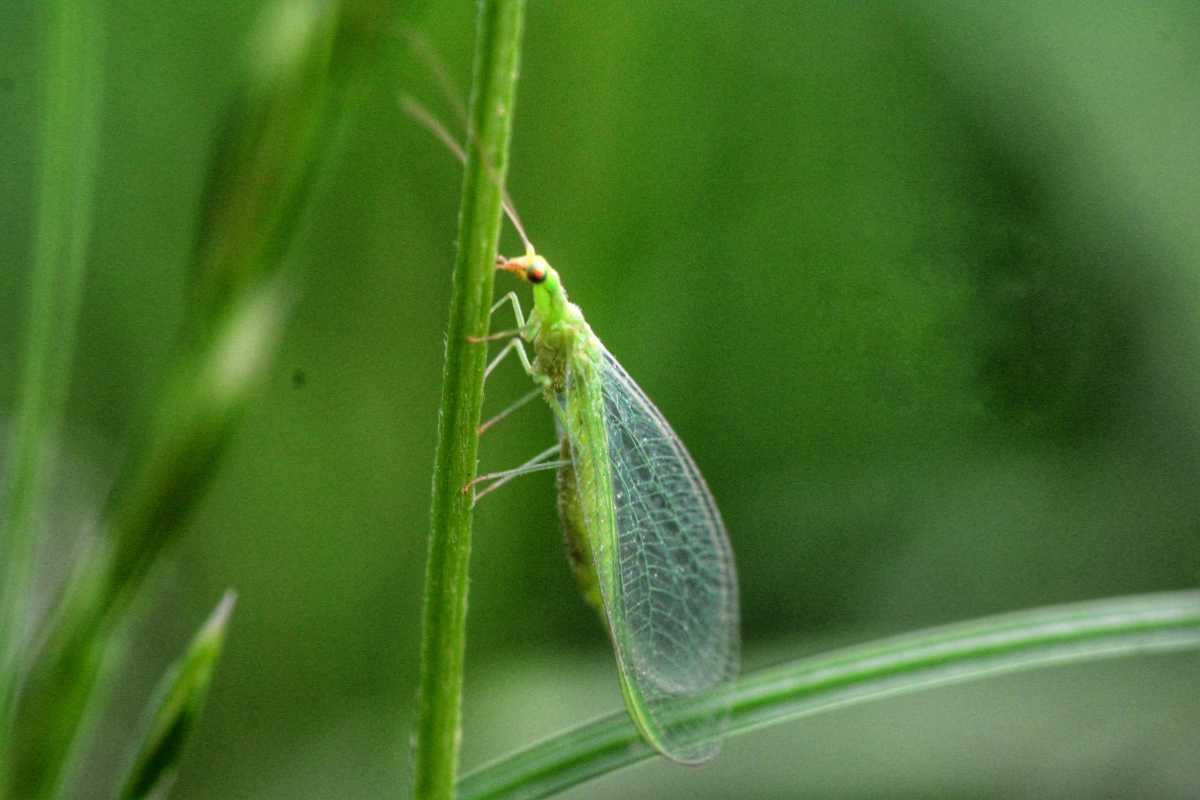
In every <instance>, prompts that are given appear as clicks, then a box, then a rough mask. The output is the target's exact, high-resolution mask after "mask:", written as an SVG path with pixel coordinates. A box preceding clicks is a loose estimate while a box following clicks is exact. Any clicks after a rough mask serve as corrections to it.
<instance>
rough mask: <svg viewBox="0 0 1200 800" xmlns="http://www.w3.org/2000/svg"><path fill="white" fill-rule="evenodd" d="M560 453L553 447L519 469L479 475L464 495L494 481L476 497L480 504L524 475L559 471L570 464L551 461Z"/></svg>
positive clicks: (464, 490)
mask: <svg viewBox="0 0 1200 800" xmlns="http://www.w3.org/2000/svg"><path fill="white" fill-rule="evenodd" d="M559 451H560V446H559V445H557V444H556V445H554V446H553V447H548V448H546V449H545V450H543V451H542V452H540V453H538V454H537V455H536V456H534V457H533V458H531V459H529V460H528V461H526V462H525V463H524V464H522V465H521V466H519V467H514V468H513V469H506V470H503V471H501V472H489V473H487V474H486V475H479V476H478V477H476V478H475V479H474V480H473V481H471V482H470V483H468V484H467V485H466V486H464V487H463V494H466V493H467V492H469V491H471V488H472V487H473V486H475V484H477V483H484V482H486V481H493V483H492V485H491V486H489V487H487V488H486V489H484V490H483V491H482V492H480V493H479V494H477V495H475V501H474V502H476V503H478V502H479V500H480V498H482V497H485V496H486V495H488V494H490V493H491V492H494V491H496V490H497V489H499V488H500V487H501V486H503V485H504V484H506V483H508V482H509V481H511V480H512V479H513V478H518V477H520V476H522V475H528V474H530V473H532V472H542V471H543V470H548V469H558V468H559V467H561V466H564V465H565V464H567V463H568V462H566V461H563V460H561V459H555V460H553V461H550V460H549V459H550V458H551V457H552V456H556V455H558V453H559Z"/></svg>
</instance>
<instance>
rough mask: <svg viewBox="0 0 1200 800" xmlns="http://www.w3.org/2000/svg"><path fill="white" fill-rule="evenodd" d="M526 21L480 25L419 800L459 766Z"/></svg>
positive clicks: (500, 16) (445, 418) (421, 704)
mask: <svg viewBox="0 0 1200 800" xmlns="http://www.w3.org/2000/svg"><path fill="white" fill-rule="evenodd" d="M524 14H525V3H524V0H484V2H481V3H480V4H479V13H478V15H477V18H476V19H477V22H476V26H477V27H476V34H475V71H474V78H473V81H472V88H471V103H470V106H471V112H470V120H469V128H468V130H469V133H468V141H469V142H470V144H471V146H469V147H468V148H467V151H468V153H467V164H466V169H465V172H464V175H463V189H462V203H461V206H460V211H459V219H458V254H457V257H456V259H455V264H454V275H453V278H452V285H453V290H452V294H451V298H450V321H449V324H448V327H447V331H446V365H445V369H444V371H443V374H442V402H441V413H440V414H439V417H438V419H439V425H438V446H437V453H436V455H435V457H434V468H433V509H432V513H431V523H430V535H429V549H428V556H427V560H426V568H425V598H424V610H423V615H422V631H421V683H420V690H419V691H418V695H417V703H418V708H417V728H416V747H415V753H414V768H413V772H414V786H415V794H416V797H417V798H419V799H420V800H428V798H438V799H439V800H440V799H441V798H449V797H451V796H452V795H453V793H454V781H455V774H456V771H457V768H458V745H459V740H460V735H459V734H460V731H459V723H460V716H461V705H462V685H463V654H464V651H465V649H466V617H467V587H468V582H467V567H468V565H469V563H470V555H471V505H472V503H471V499H472V498H471V497H470V495H468V494H466V493H464V492H463V491H462V488H463V487H464V486H466V485H467V483H468V482H469V481H470V480H471V479H472V478H473V477H474V476H475V467H476V453H477V452H478V446H479V437H478V436H477V434H476V429H477V428H478V427H479V412H480V406H481V403H482V398H483V370H484V366H485V364H486V361H487V350H486V348H484V347H480V346H478V345H472V344H469V343H468V342H467V337H469V336H483V335H484V334H486V333H487V329H488V309H489V308H490V306H491V302H492V299H491V298H492V277H493V273H494V272H495V263H496V261H495V259H496V248H497V246H498V242H499V238H500V211H501V204H502V202H503V193H504V189H503V186H504V177H505V174H506V171H507V168H508V143H509V138H510V135H511V132H512V117H513V105H514V102H515V98H516V86H517V65H518V63H519V60H520V51H521V30H522V27H523V24H524Z"/></svg>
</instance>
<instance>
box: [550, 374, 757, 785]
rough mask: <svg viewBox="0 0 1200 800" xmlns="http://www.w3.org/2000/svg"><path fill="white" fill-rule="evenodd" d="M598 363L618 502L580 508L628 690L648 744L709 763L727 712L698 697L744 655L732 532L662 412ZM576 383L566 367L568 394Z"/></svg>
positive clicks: (722, 680) (579, 453) (578, 450)
mask: <svg viewBox="0 0 1200 800" xmlns="http://www.w3.org/2000/svg"><path fill="white" fill-rule="evenodd" d="M598 366H599V377H600V381H599V383H600V393H601V395H602V399H603V408H604V433H605V439H606V440H607V448H606V450H607V453H608V459H609V464H608V470H607V473H608V476H609V481H610V482H611V487H610V489H611V491H610V492H608V493H603V494H607V495H608V496H609V497H610V498H611V500H610V502H611V507H606V505H605V504H603V503H585V504H584V506H585V507H584V517H585V519H586V521H587V527H588V530H589V535H591V536H595V535H597V534H598V535H599V536H598V540H597V541H594V542H593V544H592V547H593V552H594V557H595V559H596V561H597V572H598V573H599V575H600V581H599V582H600V587H601V594H602V596H603V599H604V606H605V611H606V613H607V617H608V621H609V628H610V632H611V634H612V638H613V642H614V645H615V649H616V653H617V660H618V664H619V667H620V670H621V677H622V690H623V691H624V694H625V698H626V702H627V705H629V708H630V712H631V714H632V715H633V718H634V721H635V722H636V723H637V724H638V727H639V728H640V729H641V731H642V733H643V734H645V736H646V738H647V739H649V740H650V742H651V744H653V745H654V746H655V747H656V748H658V749H659V750H660V751H662V752H663V754H665V755H667V756H669V757H671V758H673V759H675V760H678V761H684V762H697V761H703V760H705V759H707V758H709V757H711V756H712V755H713V754H715V753H716V751H717V749H718V747H719V736H720V733H721V732H722V730H723V728H724V725H725V721H726V717H727V712H726V710H725V709H724V708H723V707H720V706H714V705H713V704H712V702H711V700H709V701H708V702H707V703H706V704H704V709H707V710H700V709H701V703H699V702H697V701H698V700H700V699H701V696H702V695H704V694H706V693H708V692H709V690H712V689H714V688H717V687H719V686H722V685H723V684H726V683H729V682H730V681H732V680H733V679H734V678H735V677H736V675H737V672H738V665H739V658H740V652H739V651H740V639H739V633H738V599H737V576H736V573H735V570H734V565H733V554H732V551H731V549H730V546H729V538H728V536H727V534H726V532H725V525H724V523H723V522H722V521H721V517H720V514H719V513H718V512H717V508H716V505H715V503H714V502H713V498H712V494H711V493H710V492H709V490H708V487H707V486H706V485H705V483H704V479H703V478H702V477H701V476H700V472H699V470H697V469H696V465H695V463H694V462H693V461H692V458H691V456H690V455H689V454H688V452H687V450H686V449H685V448H684V446H683V443H682V442H681V441H680V440H679V438H678V437H677V436H676V435H675V433H674V431H672V430H671V427H670V426H669V425H668V424H667V422H666V420H665V419H663V417H662V415H661V414H660V413H659V412H658V409H656V408H655V407H654V405H653V404H652V403H651V402H650V400H649V399H648V398H647V397H646V395H645V394H644V393H643V392H642V390H641V389H640V388H638V386H637V384H635V383H634V382H633V379H632V378H630V377H629V375H628V374H626V372H625V370H624V369H622V368H621V365H620V364H618V363H617V361H616V359H614V358H613V357H612V355H611V354H609V353H608V352H607V351H603V352H602V353H601V358H600V359H599V364H598ZM574 388H575V387H573V386H572V381H571V376H570V375H568V381H567V391H568V394H569V393H570V392H571V391H572V390H573V389H574ZM573 444H574V443H573ZM593 444H594V443H593ZM599 452H603V449H599V450H598V449H597V448H595V447H594V446H591V447H574V446H573V447H572V454H573V457H574V458H575V459H576V461H577V463H576V470H575V471H576V474H577V475H581V476H582V475H589V474H594V470H591V469H584V468H581V465H579V464H578V459H580V458H586V457H588V455H587V454H588V453H592V454H595V453H599ZM582 488H583V487H581V494H583V492H582ZM684 715H686V716H688V717H690V719H691V721H690V722H684V721H681V719H680V718H681V717H682V716H684Z"/></svg>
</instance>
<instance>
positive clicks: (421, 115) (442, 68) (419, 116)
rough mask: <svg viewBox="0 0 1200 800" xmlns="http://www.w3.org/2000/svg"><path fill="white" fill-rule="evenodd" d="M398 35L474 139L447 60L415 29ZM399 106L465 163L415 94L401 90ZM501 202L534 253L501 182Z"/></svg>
mask: <svg viewBox="0 0 1200 800" xmlns="http://www.w3.org/2000/svg"><path fill="white" fill-rule="evenodd" d="M398 35H399V36H400V38H402V39H404V40H405V41H406V42H407V43H408V46H409V48H410V49H411V50H412V52H413V54H414V55H416V57H417V58H418V60H420V61H421V63H422V64H424V65H425V68H426V69H427V70H429V72H430V73H431V74H432V75H433V78H434V81H435V82H436V83H437V85H438V89H439V90H440V91H441V93H442V96H443V97H444V98H445V99H446V102H447V103H449V105H450V107H451V108H452V109H453V110H454V114H455V116H456V117H458V121H459V124H461V125H462V126H463V127H464V128H465V129H466V131H467V142H468V143H469V144H474V143H475V136H474V134H473V133H472V131H471V126H470V124H469V122H468V120H467V109H466V105H465V104H464V103H463V101H462V92H460V91H459V89H458V86H457V85H455V83H454V80H453V79H452V78H451V77H450V70H449V69H447V68H446V64H445V62H444V61H442V59H441V57H440V56H438V53H437V50H436V49H435V48H434V47H433V45H431V44H430V43H429V42H428V41H427V40H426V39H425V37H423V36H421V35H420V34H418V33H417V32H415V31H413V30H410V29H407V28H402V29H400V30H399V31H398ZM400 108H401V109H402V110H403V111H404V113H406V114H408V115H409V116H410V117H412V118H413V120H414V121H416V122H417V123H418V124H419V125H421V126H422V127H423V128H425V129H426V130H427V131H429V132H430V133H432V134H433V135H434V137H435V138H436V139H437V140H438V141H440V142H441V143H442V144H444V145H445V146H446V148H447V149H448V150H449V151H450V152H451V153H453V154H454V156H455V158H457V159H458V160H459V161H461V162H462V163H463V164H464V165H465V164H466V163H467V153H466V150H465V149H464V148H463V146H462V145H460V144H459V143H458V141H457V140H456V139H455V138H454V136H453V135H451V133H450V132H449V131H448V130H446V126H444V125H442V123H441V122H439V121H438V119H437V118H436V117H435V116H433V114H431V113H430V112H429V110H428V109H426V108H425V107H424V106H423V105H421V103H420V102H419V101H417V99H416V98H415V97H413V96H412V95H410V94H407V93H405V92H401V93H400ZM487 167H488V173H489V174H490V175H491V177H492V181H493V182H494V183H496V184H497V185H500V176H499V175H497V174H496V171H495V170H494V169H493V168H492V166H491V165H490V164H488V165H487ZM500 192H501V198H502V199H501V205H502V206H503V208H504V213H505V215H506V216H507V217H508V220H509V222H511V223H512V226H513V227H514V228H515V229H516V231H517V235H518V236H520V237H521V242H522V244H524V245H525V252H526V253H527V254H528V255H533V253H535V252H536V251H535V249H534V247H533V243H532V242H530V241H529V236H528V235H526V233H525V226H524V225H523V224H522V223H521V216H520V215H519V214H517V207H516V205H514V204H513V199H512V195H510V194H509V193H508V188H507V187H506V186H502V185H501V186H500Z"/></svg>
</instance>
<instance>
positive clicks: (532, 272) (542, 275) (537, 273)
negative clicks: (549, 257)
mask: <svg viewBox="0 0 1200 800" xmlns="http://www.w3.org/2000/svg"><path fill="white" fill-rule="evenodd" d="M525 277H526V278H528V279H529V282H530V283H541V282H542V281H544V280H546V270H544V269H542V268H541V267H530V268H529V270H528V271H527V272H526V273H525Z"/></svg>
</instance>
